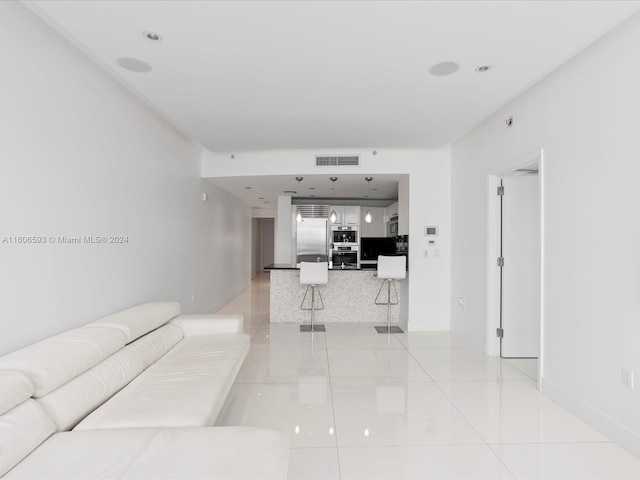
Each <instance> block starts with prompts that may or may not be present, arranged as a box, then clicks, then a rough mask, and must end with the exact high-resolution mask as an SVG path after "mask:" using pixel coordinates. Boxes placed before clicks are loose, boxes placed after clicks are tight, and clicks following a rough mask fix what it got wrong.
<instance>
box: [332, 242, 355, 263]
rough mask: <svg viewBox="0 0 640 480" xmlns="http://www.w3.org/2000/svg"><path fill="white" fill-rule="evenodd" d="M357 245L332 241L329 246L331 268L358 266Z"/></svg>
mask: <svg viewBox="0 0 640 480" xmlns="http://www.w3.org/2000/svg"><path fill="white" fill-rule="evenodd" d="M358 253H359V251H358V245H345V244H342V243H334V244H333V247H332V248H331V267H332V268H358V266H359V263H360V255H358Z"/></svg>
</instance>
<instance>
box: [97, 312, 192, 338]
mask: <svg viewBox="0 0 640 480" xmlns="http://www.w3.org/2000/svg"><path fill="white" fill-rule="evenodd" d="M178 315H180V304H179V303H177V302H155V303H143V304H142V305H137V306H135V307H132V308H129V309H127V310H123V311H121V312H117V313H114V314H113V315H109V316H108V317H104V318H101V319H100V320H96V321H95V322H92V323H89V324H88V325H87V326H88V327H92V326H99V327H110V328H116V329H119V330H120V331H122V332H123V333H124V334H125V336H126V338H127V343H131V342H133V341H134V340H135V339H136V338H139V337H141V336H142V335H144V334H145V333H148V332H150V331H151V330H155V329H156V328H158V327H159V326H161V325H164V324H165V323H167V322H168V321H169V320H171V319H172V318H173V317H176V316H178Z"/></svg>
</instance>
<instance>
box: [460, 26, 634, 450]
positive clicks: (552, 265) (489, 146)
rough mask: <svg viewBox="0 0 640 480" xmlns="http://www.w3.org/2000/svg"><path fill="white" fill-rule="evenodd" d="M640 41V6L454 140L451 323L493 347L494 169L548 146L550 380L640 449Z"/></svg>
mask: <svg viewBox="0 0 640 480" xmlns="http://www.w3.org/2000/svg"><path fill="white" fill-rule="evenodd" d="M638 45H640V16H639V15H636V16H634V17H632V18H631V19H630V20H629V21H627V22H626V23H624V24H623V25H622V26H620V27H619V28H617V29H615V30H614V31H613V32H611V33H610V34H609V35H607V36H606V37H604V38H603V39H602V40H600V41H598V42H597V43H595V44H594V45H592V46H591V47H589V48H588V49H586V50H585V51H583V52H582V53H581V54H580V55H578V56H577V57H575V58H574V59H572V60H571V61H569V62H568V63H567V64H565V65H564V66H563V67H561V68H560V69H559V70H557V71H556V72H554V73H553V74H551V75H550V76H549V77H547V78H546V79H544V80H543V81H541V82H540V83H538V84H537V85H535V86H534V87H532V88H531V89H529V90H528V91H527V92H526V93H525V94H523V95H521V96H519V97H518V98H516V99H515V100H514V101H512V102H511V103H510V104H508V105H507V106H505V107H504V108H502V109H501V110H500V111H499V112H497V113H496V114H495V115H493V116H492V117H490V118H489V119H487V120H486V121H485V122H483V123H482V124H481V125H480V126H478V127H477V128H476V129H474V130H473V131H472V132H470V133H469V134H467V135H466V136H465V137H463V138H462V139H460V140H459V141H458V142H456V143H455V144H454V145H453V147H452V158H453V164H452V185H453V199H452V212H453V215H452V229H453V243H452V249H453V253H452V259H453V261H452V297H453V298H454V299H457V298H458V297H459V296H462V297H465V299H466V309H464V310H463V309H460V308H457V307H453V312H452V328H453V330H454V331H455V332H457V333H459V334H461V335H462V336H464V337H465V338H466V339H467V340H469V341H470V342H472V343H473V344H475V345H476V346H479V347H482V346H483V344H484V342H483V338H484V325H485V324H484V313H485V304H484V295H485V289H486V282H485V267H486V265H485V262H486V258H485V248H486V241H485V239H486V235H487V232H486V220H487V215H486V182H487V174H488V173H489V172H490V171H495V170H496V169H499V168H500V166H501V165H504V164H506V163H509V162H511V161H514V160H515V159H518V158H523V159H524V158H527V157H531V153H532V152H538V151H540V149H541V148H544V162H543V166H542V172H541V173H542V177H541V178H542V182H543V202H544V208H543V231H544V236H543V268H544V272H543V282H544V286H543V298H544V300H543V302H544V304H543V322H544V327H543V328H544V335H543V346H542V348H543V350H542V352H543V359H544V366H543V371H542V388H543V391H545V392H546V393H547V394H549V395H550V396H551V397H552V398H554V399H556V400H557V401H559V402H560V403H562V404H563V405H565V406H566V407H567V408H569V409H570V410H572V411H573V412H575V413H578V414H579V415H580V416H582V417H583V418H585V419H587V420H588V421H590V422H591V423H593V424H595V425H597V426H598V427H599V428H600V429H602V430H604V431H605V432H606V433H608V434H609V435H611V436H613V438H614V439H616V440H617V441H619V442H621V443H623V444H624V445H625V446H627V447H628V448H629V449H631V450H632V451H634V452H635V453H636V454H637V455H640V409H639V408H638V405H640V388H636V389H635V390H630V389H628V388H625V387H623V386H622V385H621V368H623V367H628V368H633V369H635V372H636V376H638V375H640V247H639V246H640V222H639V221H638V218H639V217H638V206H639V205H640V188H638V182H639V179H640V160H639V159H640V142H639V141H638V132H639V131H640V88H638V85H640V56H639V55H638ZM510 115H513V118H514V123H513V126H512V127H511V128H508V127H506V125H505V123H504V120H505V118H507V117H508V116H510Z"/></svg>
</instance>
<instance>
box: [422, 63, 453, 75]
mask: <svg viewBox="0 0 640 480" xmlns="http://www.w3.org/2000/svg"><path fill="white" fill-rule="evenodd" d="M459 68H460V65H459V64H457V63H456V62H440V63H436V64H435V65H432V66H431V67H429V73H430V74H431V75H434V76H436V77H445V76H447V75H452V74H454V73H456V72H457V71H458V69H459Z"/></svg>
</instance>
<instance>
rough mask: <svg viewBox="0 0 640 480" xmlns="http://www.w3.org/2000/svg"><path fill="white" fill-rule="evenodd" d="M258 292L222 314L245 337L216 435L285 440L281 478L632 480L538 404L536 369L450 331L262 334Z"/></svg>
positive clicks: (264, 280)
mask: <svg viewBox="0 0 640 480" xmlns="http://www.w3.org/2000/svg"><path fill="white" fill-rule="evenodd" d="M268 287H269V282H268V275H264V274H261V275H258V277H257V278H256V279H255V280H254V281H253V282H252V288H251V289H249V290H248V291H247V292H244V293H243V294H242V295H240V296H239V297H238V298H236V299H234V301H233V302H230V304H229V305H227V306H225V308H224V309H223V310H222V311H224V312H228V313H242V314H243V315H244V317H245V323H244V325H245V332H246V333H249V334H250V335H251V337H252V338H251V349H250V351H249V354H248V356H247V359H246V360H245V363H244V365H243V367H242V368H241V370H240V372H239V374H238V377H237V379H236V381H235V383H234V386H233V387H232V390H231V392H230V394H229V396H228V398H227V402H226V403H225V405H224V407H223V409H222V412H221V413H220V415H219V417H218V421H217V424H218V425H246V426H262V427H272V428H279V429H281V430H283V431H285V432H287V433H288V434H289V438H290V440H291V449H290V464H289V471H288V478H290V479H326V480H334V479H350V478H353V479H356V478H365V479H369V480H372V479H406V478H413V479H429V478H441V479H447V478H448V479H459V480H463V479H473V478H486V479H500V478H522V479H534V478H574V479H578V478H581V479H582V478H593V479H602V478H611V479H623V478H624V479H631V478H638V479H640V459H638V458H636V457H634V456H633V455H631V454H629V453H627V452H626V451H625V450H623V449H622V448H620V447H618V446H616V445H615V444H613V443H611V442H610V441H608V439H607V438H605V437H604V436H603V435H601V434H599V433H598V432H596V431H595V430H593V429H592V428H591V427H589V426H588V425H586V424H585V423H583V422H582V421H580V420H579V419H578V418H577V417H575V416H573V415H571V414H570V413H568V412H567V411H566V410H564V409H563V408H561V407H560V406H559V405H557V404H556V403H554V402H553V401H551V400H550V399H549V398H547V397H545V396H543V395H541V394H540V392H538V390H537V389H536V381H535V379H536V378H537V361H536V360H530V359H509V360H503V359H500V358H489V357H487V356H485V355H484V354H482V353H481V352H478V351H477V350H475V349H474V348H472V347H471V346H470V345H468V344H466V343H465V342H463V341H461V340H459V339H458V338H456V337H455V336H454V335H451V334H450V333H449V332H409V333H404V334H395V335H380V334H378V333H377V332H375V330H374V329H373V325H366V324H329V325H327V326H326V327H327V332H326V333H313V334H311V333H300V331H299V326H298V325H294V324H275V325H271V324H270V323H269V316H268V313H269V288H268ZM250 457H251V456H250V452H248V454H247V461H250Z"/></svg>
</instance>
